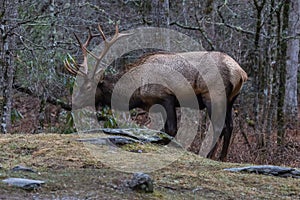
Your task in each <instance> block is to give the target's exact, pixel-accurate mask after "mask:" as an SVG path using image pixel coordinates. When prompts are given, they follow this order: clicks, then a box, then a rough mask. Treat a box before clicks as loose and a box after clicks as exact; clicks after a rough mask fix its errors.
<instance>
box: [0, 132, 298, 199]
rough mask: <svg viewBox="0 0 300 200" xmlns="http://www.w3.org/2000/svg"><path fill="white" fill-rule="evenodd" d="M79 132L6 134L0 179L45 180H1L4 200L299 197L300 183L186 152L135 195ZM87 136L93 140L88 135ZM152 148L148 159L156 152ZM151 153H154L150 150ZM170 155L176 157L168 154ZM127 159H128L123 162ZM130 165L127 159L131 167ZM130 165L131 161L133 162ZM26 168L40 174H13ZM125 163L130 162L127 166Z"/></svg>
mask: <svg viewBox="0 0 300 200" xmlns="http://www.w3.org/2000/svg"><path fill="white" fill-rule="evenodd" d="M79 137H80V136H79V135H77V134H68V135H62V134H51V133H47V134H7V135H2V136H1V138H0V148H1V152H0V163H1V169H0V179H1V180H3V179H5V178H7V177H18V178H30V179H39V180H43V181H45V182H46V183H45V184H44V185H43V186H42V187H41V188H38V189H35V190H32V191H26V190H23V189H19V188H16V187H13V186H8V185H7V184H5V183H2V182H0V199H172V200H176V199H220V200H221V199H299V198H300V180H299V179H293V178H279V177H273V176H266V175H258V174H246V173H232V172H228V171H224V169H225V168H229V167H240V166H245V164H236V163H225V162H224V163H223V162H217V161H213V160H209V159H205V158H202V157H200V156H198V155H195V154H193V153H190V152H184V153H182V155H181V156H180V157H179V158H178V159H176V160H175V161H174V162H173V163H171V164H169V165H166V166H164V167H163V168H161V169H158V170H154V171H152V172H149V175H150V176H151V177H152V179H153V181H154V192H153V193H143V192H136V191H132V190H131V189H129V188H127V187H125V186H124V181H126V180H128V179H130V177H131V176H132V173H129V172H122V171H118V170H115V169H114V168H113V167H112V166H109V165H106V164H105V162H102V161H101V159H100V160H99V159H96V158H95V157H94V156H93V154H92V153H91V151H89V148H87V146H86V145H85V144H84V143H82V142H78V141H76V139H78V138H79ZM86 137H91V136H89V135H88V134H87V135H86ZM149 149H150V148H148V152H147V153H142V154H145V156H146V159H147V158H150V157H151V155H152V153H153V152H154V151H155V148H152V149H150V150H149ZM152 151H153V152H152ZM165 156H166V157H172V156H173V154H170V155H169V154H165ZM120 159H121V160H126V159H128V157H127V158H125V157H124V158H122V155H120ZM131 162H132V161H131V160H130V159H128V164H130V163H131ZM131 164H132V163H131ZM16 165H23V166H26V167H30V168H32V169H34V170H36V171H37V172H38V173H30V172H14V171H12V170H11V169H12V168H13V167H14V166H16ZM125 165H126V162H125Z"/></svg>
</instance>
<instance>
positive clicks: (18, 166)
mask: <svg viewBox="0 0 300 200" xmlns="http://www.w3.org/2000/svg"><path fill="white" fill-rule="evenodd" d="M12 171H14V172H15V171H24V172H32V173H36V171H35V170H33V169H31V168H29V167H24V166H21V165H17V166H15V167H13V168H12Z"/></svg>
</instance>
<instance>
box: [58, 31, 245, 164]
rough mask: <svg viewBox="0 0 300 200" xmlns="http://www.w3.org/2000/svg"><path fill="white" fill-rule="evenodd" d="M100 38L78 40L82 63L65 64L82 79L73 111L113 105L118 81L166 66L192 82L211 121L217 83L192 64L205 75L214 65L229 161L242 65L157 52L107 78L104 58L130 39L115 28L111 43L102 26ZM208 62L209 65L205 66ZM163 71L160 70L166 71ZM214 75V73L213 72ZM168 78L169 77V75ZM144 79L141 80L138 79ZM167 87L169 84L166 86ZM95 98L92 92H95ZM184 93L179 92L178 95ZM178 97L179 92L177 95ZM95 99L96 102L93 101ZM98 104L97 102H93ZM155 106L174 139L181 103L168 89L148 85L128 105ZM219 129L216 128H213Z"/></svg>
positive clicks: (203, 54) (206, 55)
mask: <svg viewBox="0 0 300 200" xmlns="http://www.w3.org/2000/svg"><path fill="white" fill-rule="evenodd" d="M98 29H99V32H100V34H92V33H91V31H89V35H88V39H87V41H86V42H85V43H84V44H83V43H81V41H80V40H79V38H78V37H77V36H76V34H75V37H76V39H77V41H78V43H79V45H80V48H81V50H82V52H83V63H82V64H80V65H79V64H77V63H76V62H75V61H73V60H72V62H71V63H70V61H68V60H65V61H64V62H65V63H64V64H65V67H66V69H67V70H68V71H69V72H70V73H72V74H73V75H80V76H81V77H83V79H84V81H83V84H82V85H81V86H80V89H79V93H78V94H76V95H75V96H76V98H75V99H74V101H73V107H77V106H88V105H91V103H92V102H94V103H95V104H96V105H95V106H96V108H97V107H98V106H99V105H108V106H110V105H111V99H112V94H113V89H114V86H115V84H116V83H117V81H118V80H119V79H120V78H121V77H122V76H123V75H124V74H126V73H128V72H132V71H134V70H137V69H140V68H141V66H144V65H147V64H148V65H149V66H153V68H155V67H161V64H162V63H163V65H164V66H163V67H165V66H167V67H166V68H169V69H171V70H176V71H177V72H179V73H180V74H182V75H183V76H184V78H185V79H186V80H187V81H188V82H189V84H190V86H191V87H192V89H193V91H194V96H196V98H197V101H198V106H199V108H200V109H204V108H206V109H207V111H208V114H209V117H211V113H212V101H218V100H216V99H212V96H211V93H212V92H213V93H214V92H216V93H217V92H218V91H209V90H208V87H207V84H212V85H213V84H214V82H215V81H216V80H214V79H213V78H209V79H207V78H206V80H205V81H204V79H205V77H203V76H206V73H202V74H200V73H199V71H198V70H197V69H195V68H194V67H193V66H192V65H191V63H197V65H199V66H200V67H202V68H205V70H203V71H208V72H209V71H210V70H211V69H210V67H209V66H208V65H209V64H210V63H211V62H213V64H214V65H215V66H216V67H217V71H218V73H219V74H220V77H221V79H222V80H223V82H222V83H223V84H224V87H223V88H224V91H225V95H226V96H225V98H226V99H225V100H226V109H225V111H224V112H226V113H223V114H224V115H225V123H223V124H222V127H219V128H220V130H221V131H220V132H221V134H220V139H221V138H222V137H223V138H224V140H223V147H222V150H221V154H220V160H222V161H224V160H226V156H227V152H228V147H229V144H230V138H231V134H232V130H233V120H232V108H233V103H234V101H235V99H236V97H237V96H238V94H239V92H240V90H241V88H242V85H243V83H244V82H245V81H246V80H247V74H246V72H245V71H244V70H243V69H242V68H241V67H240V66H239V64H238V63H237V62H236V61H234V60H233V59H232V58H231V57H230V56H228V55H226V54H224V53H220V52H207V51H198V52H185V53H166V52H156V53H150V54H147V55H145V56H143V57H142V58H140V59H139V60H138V61H136V62H135V63H133V64H130V65H128V66H126V67H123V68H122V69H121V70H119V71H118V72H117V73H115V74H110V75H107V74H104V70H103V67H102V68H101V67H100V68H99V65H100V62H101V60H102V59H103V57H104V56H105V55H106V54H107V52H108V51H109V49H110V47H111V46H112V45H113V44H114V43H115V42H116V41H117V40H118V39H119V38H121V37H124V36H127V35H128V34H124V33H119V31H118V27H117V26H116V32H115V35H114V36H113V37H112V39H111V40H107V39H106V37H105V35H104V33H103V31H102V29H101V27H100V25H99V26H98ZM98 36H101V37H102V38H103V40H104V44H105V46H104V49H103V50H102V52H100V53H99V55H95V54H93V53H92V52H90V51H89V50H88V49H87V47H88V45H89V44H90V41H91V40H92V38H94V37H98ZM88 54H90V55H91V56H92V57H93V58H94V59H95V60H96V62H95V66H94V71H93V73H92V74H91V76H89V75H88V69H89V68H88V58H87V56H88ZM203 61H206V62H203ZM163 67H161V68H163ZM211 72H212V73H215V72H213V71H211ZM141 76H147V74H145V73H144V74H142V75H141ZM166 76H168V75H167V74H166ZM138 78H142V77H138ZM166 84H167V86H168V83H166ZM95 88H96V94H95V93H93V92H91V90H95ZM180 92H184V91H180V89H179V93H180ZM177 93H178V91H177ZM88 94H95V96H89V95H88ZM93 98H95V99H93ZM185 98H186V99H189V98H190V97H189V96H185ZM93 100H95V101H93ZM222 100H224V99H222ZM155 104H160V105H161V106H163V107H164V109H165V112H166V115H167V117H166V123H165V125H164V131H165V132H166V133H168V134H169V135H171V136H175V135H176V132H177V130H178V129H177V117H176V107H179V106H180V105H179V102H178V99H177V97H176V95H175V93H174V92H173V91H172V90H170V89H169V88H168V87H165V86H161V85H157V84H148V85H147V86H145V87H144V88H143V92H140V91H138V90H137V91H135V92H134V93H133V94H132V96H131V99H130V101H129V109H133V108H137V107H139V108H142V109H144V110H146V111H148V110H149V109H150V107H151V106H153V105H155ZM213 126H214V125H213ZM214 128H216V127H214ZM215 150H216V146H215V147H214V148H213V149H212V150H211V151H210V152H209V153H208V155H207V157H210V158H211V157H213V156H214V153H215Z"/></svg>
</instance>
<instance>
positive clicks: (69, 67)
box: [64, 25, 132, 78]
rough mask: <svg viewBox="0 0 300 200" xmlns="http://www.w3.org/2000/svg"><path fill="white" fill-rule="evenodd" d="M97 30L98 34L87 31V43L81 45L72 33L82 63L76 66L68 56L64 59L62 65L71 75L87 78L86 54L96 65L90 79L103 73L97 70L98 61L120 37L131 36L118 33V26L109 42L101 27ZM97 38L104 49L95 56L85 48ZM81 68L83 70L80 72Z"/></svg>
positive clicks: (101, 70)
mask: <svg viewBox="0 0 300 200" xmlns="http://www.w3.org/2000/svg"><path fill="white" fill-rule="evenodd" d="M98 30H99V32H100V34H92V32H91V30H90V29H89V35H88V39H87V41H86V42H85V43H84V44H82V42H81V41H80V40H79V38H78V36H77V35H76V34H75V33H74V35H75V37H76V39H77V41H78V43H79V46H80V48H81V50H82V53H83V62H82V64H79V65H78V64H77V63H76V62H75V61H74V59H73V58H72V57H71V56H70V55H69V59H66V60H64V64H65V67H66V69H67V70H68V71H69V72H70V73H72V74H75V75H76V74H79V75H82V76H87V73H88V59H87V56H88V54H90V55H91V56H92V57H94V58H95V59H96V64H95V66H94V71H93V75H92V78H94V77H95V76H96V75H97V74H100V73H103V68H100V69H97V68H98V66H99V64H100V61H101V60H102V58H103V57H104V56H105V55H106V53H107V52H108V50H109V49H110V47H111V46H112V45H113V44H114V43H115V42H116V41H117V40H118V39H120V38H121V37H124V36H128V35H131V34H132V33H119V28H118V25H116V32H115V34H114V36H113V37H112V39H111V40H109V41H108V40H107V39H106V37H105V35H104V32H103V31H102V29H101V26H100V25H98ZM98 36H101V37H102V38H103V40H104V49H103V51H102V52H100V54H99V56H96V55H95V54H93V53H92V52H90V51H89V50H88V49H87V47H88V45H89V44H90V42H91V40H92V39H93V38H94V37H98ZM69 60H70V61H71V62H72V63H70V61H69ZM81 68H82V69H83V70H81Z"/></svg>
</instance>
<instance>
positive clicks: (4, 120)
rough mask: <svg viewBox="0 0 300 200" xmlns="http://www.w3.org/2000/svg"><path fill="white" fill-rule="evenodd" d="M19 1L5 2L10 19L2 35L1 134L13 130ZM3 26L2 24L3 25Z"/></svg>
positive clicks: (4, 8) (5, 12)
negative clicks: (12, 117) (16, 29)
mask: <svg viewBox="0 0 300 200" xmlns="http://www.w3.org/2000/svg"><path fill="white" fill-rule="evenodd" d="M17 3H18V1H16V0H15V1H5V2H3V6H4V7H3V14H4V15H5V16H6V18H7V19H8V20H7V21H6V23H3V27H1V29H2V31H3V33H2V35H1V37H2V39H1V42H2V43H1V50H3V51H1V52H2V54H1V60H2V63H1V64H2V65H3V69H2V70H1V73H3V77H2V78H1V89H3V107H2V108H1V109H2V117H1V132H3V133H7V132H9V131H10V128H11V111H12V98H13V80H14V73H15V63H14V57H13V55H14V52H13V50H12V49H14V48H15V46H16V42H15V40H16V38H15V35H14V31H15V29H14V30H13V28H15V23H16V21H15V20H16V19H17V17H18V9H16V8H15V7H14V6H15V5H17ZM1 24H2V23H1Z"/></svg>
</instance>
